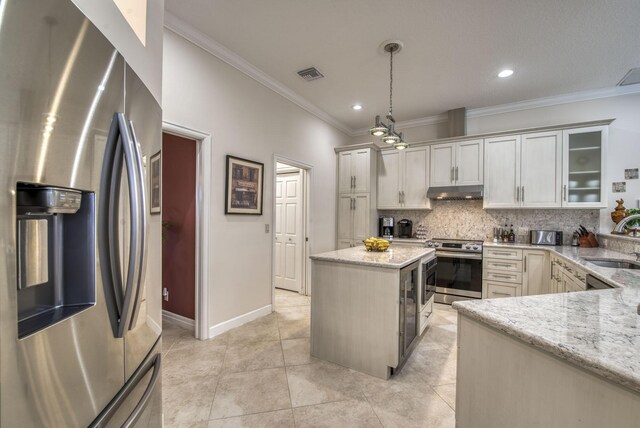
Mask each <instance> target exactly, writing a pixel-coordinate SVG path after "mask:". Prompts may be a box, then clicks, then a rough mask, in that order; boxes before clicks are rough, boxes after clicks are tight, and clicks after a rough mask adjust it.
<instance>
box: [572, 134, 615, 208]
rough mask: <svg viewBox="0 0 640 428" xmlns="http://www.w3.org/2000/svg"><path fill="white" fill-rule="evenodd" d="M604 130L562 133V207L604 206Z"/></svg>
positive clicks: (605, 140)
mask: <svg viewBox="0 0 640 428" xmlns="http://www.w3.org/2000/svg"><path fill="white" fill-rule="evenodd" d="M607 131H608V127H607V126H593V127H588V128H576V129H566V130H564V131H563V149H564V154H563V168H562V170H563V185H562V206H563V207H574V208H602V207H604V206H606V187H605V186H606V183H605V182H604V158H605V150H606V146H607Z"/></svg>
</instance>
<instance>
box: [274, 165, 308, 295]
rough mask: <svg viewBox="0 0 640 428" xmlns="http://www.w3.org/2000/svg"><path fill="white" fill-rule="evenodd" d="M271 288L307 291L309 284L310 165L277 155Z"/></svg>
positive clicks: (304, 293)
mask: <svg viewBox="0 0 640 428" xmlns="http://www.w3.org/2000/svg"><path fill="white" fill-rule="evenodd" d="M274 166H275V171H276V174H275V183H274V192H273V194H274V200H273V207H274V216H273V218H274V226H273V281H272V282H273V288H274V289H278V290H279V291H278V292H277V293H276V292H275V291H274V292H273V303H274V307H275V305H276V304H277V302H276V300H277V298H276V294H277V295H278V296H283V295H287V294H291V293H286V291H288V292H293V293H298V294H299V295H302V296H304V295H309V294H310V286H309V285H310V284H309V275H308V274H309V269H308V256H309V254H308V253H309V234H308V223H309V210H308V209H307V207H308V201H309V188H310V186H309V183H310V181H309V177H310V167H309V166H308V165H304V164H301V163H299V162H295V161H291V160H288V159H284V158H281V157H276V159H275V164H274ZM283 291H285V293H283Z"/></svg>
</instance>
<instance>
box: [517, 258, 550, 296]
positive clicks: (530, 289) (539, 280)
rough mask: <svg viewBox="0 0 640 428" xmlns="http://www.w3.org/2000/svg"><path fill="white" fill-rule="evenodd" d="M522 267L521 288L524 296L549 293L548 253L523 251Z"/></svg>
mask: <svg viewBox="0 0 640 428" xmlns="http://www.w3.org/2000/svg"><path fill="white" fill-rule="evenodd" d="M522 266H523V272H522V288H523V294H524V295H525V296H532V295H534V294H548V293H551V286H550V284H551V281H550V278H551V264H550V260H549V252H548V251H544V250H524V251H523V262H522Z"/></svg>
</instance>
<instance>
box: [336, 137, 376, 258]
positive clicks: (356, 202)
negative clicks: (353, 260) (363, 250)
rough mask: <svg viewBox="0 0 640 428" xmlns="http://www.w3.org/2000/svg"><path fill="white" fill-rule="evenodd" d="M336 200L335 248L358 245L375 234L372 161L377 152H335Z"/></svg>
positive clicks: (364, 149) (371, 148)
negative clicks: (336, 165) (336, 163)
mask: <svg viewBox="0 0 640 428" xmlns="http://www.w3.org/2000/svg"><path fill="white" fill-rule="evenodd" d="M335 150H336V153H337V162H338V168H337V169H338V178H337V182H338V200H337V209H336V222H337V227H336V243H337V248H338V249H342V248H349V247H353V246H356V245H360V244H361V241H362V240H363V239H366V238H368V237H370V236H372V235H375V234H376V233H377V227H378V225H377V222H376V219H377V211H376V195H377V191H376V160H377V156H376V153H377V148H376V147H375V146H373V145H367V146H366V147H363V146H359V147H355V148H354V147H350V148H346V147H345V148H336V149H335Z"/></svg>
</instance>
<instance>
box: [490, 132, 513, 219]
mask: <svg viewBox="0 0 640 428" xmlns="http://www.w3.org/2000/svg"><path fill="white" fill-rule="evenodd" d="M484 170H485V174H484V208H513V207H516V206H520V194H519V191H520V136H519V135H507V136H502V137H494V138H487V139H485V140H484Z"/></svg>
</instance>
